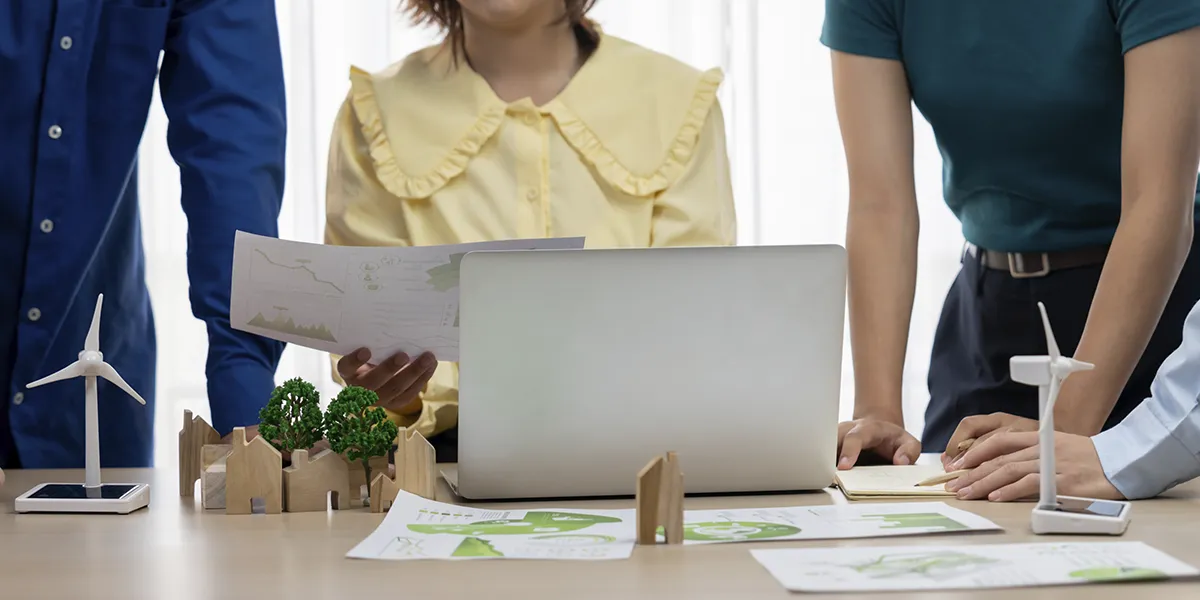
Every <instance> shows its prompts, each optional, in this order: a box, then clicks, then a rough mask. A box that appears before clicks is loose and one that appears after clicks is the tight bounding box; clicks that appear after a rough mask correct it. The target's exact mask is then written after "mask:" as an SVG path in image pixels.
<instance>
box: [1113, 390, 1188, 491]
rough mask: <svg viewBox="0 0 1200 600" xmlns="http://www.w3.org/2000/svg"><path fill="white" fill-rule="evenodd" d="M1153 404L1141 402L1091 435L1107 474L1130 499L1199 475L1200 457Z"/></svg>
mask: <svg viewBox="0 0 1200 600" xmlns="http://www.w3.org/2000/svg"><path fill="white" fill-rule="evenodd" d="M1153 404H1154V403H1153V400H1152V399H1151V400H1146V401H1144V402H1142V403H1141V404H1139V405H1138V407H1137V408H1135V409H1133V412H1131V413H1129V416H1128V417H1125V420H1123V421H1121V422H1120V423H1119V424H1117V426H1115V427H1113V428H1112V429H1109V430H1108V431H1104V432H1101V433H1099V434H1097V435H1095V436H1092V443H1093V444H1094V445H1095V447H1096V454H1097V455H1099V457H1100V465H1101V466H1102V467H1103V468H1104V475H1105V476H1106V477H1108V480H1109V482H1111V483H1112V484H1113V486H1114V487H1116V488H1117V491H1119V492H1121V494H1122V495H1124V496H1125V498H1126V499H1129V500H1137V499H1141V498H1151V497H1154V496H1157V495H1158V494H1161V493H1162V492H1165V491H1167V490H1168V489H1170V488H1172V487H1175V486H1176V485H1179V484H1180V483H1183V482H1185V481H1188V480H1190V479H1193V478H1195V477H1197V476H1200V458H1198V457H1197V456H1196V455H1195V454H1193V453H1192V451H1191V450H1190V449H1189V448H1188V447H1187V446H1186V445H1185V444H1184V443H1183V442H1181V441H1180V440H1179V439H1178V438H1176V437H1175V435H1174V434H1173V432H1172V431H1171V430H1170V428H1168V427H1167V426H1166V425H1164V424H1163V422H1162V420H1161V419H1159V418H1158V415H1156V414H1155V413H1154V408H1153Z"/></svg>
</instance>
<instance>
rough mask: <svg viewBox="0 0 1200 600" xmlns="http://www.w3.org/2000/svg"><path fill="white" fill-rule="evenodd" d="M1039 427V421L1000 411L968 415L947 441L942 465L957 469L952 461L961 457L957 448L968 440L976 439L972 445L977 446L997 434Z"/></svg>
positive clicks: (1034, 429) (949, 468)
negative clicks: (952, 464) (951, 463)
mask: <svg viewBox="0 0 1200 600" xmlns="http://www.w3.org/2000/svg"><path fill="white" fill-rule="evenodd" d="M1037 428H1038V422H1037V421H1035V420H1033V419H1026V418H1024V417H1018V416H1016V415H1010V414H1008V413H1000V412H998V413H992V414H990V415H975V416H971V417H967V418H965V419H963V420H962V422H960V423H959V424H958V428H957V429H955V430H954V435H952V436H950V441H949V442H946V451H945V452H943V453H942V466H943V467H945V468H946V470H947V471H954V470H955V469H954V468H953V467H951V466H950V462H951V461H953V460H954V459H956V458H961V455H959V454H957V452H958V450H957V449H958V446H959V444H962V443H963V442H965V441H967V440H971V439H973V440H975V442H974V443H973V444H972V447H977V446H979V444H981V443H983V442H984V441H986V440H987V439H988V438H991V437H992V436H994V435H996V434H1000V433H1008V432H1018V431H1037ZM952 449H953V450H952Z"/></svg>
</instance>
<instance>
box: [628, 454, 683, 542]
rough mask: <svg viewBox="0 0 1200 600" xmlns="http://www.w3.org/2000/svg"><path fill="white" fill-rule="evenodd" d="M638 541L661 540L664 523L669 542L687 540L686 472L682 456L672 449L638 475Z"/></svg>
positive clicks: (650, 463) (657, 457)
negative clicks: (684, 535)
mask: <svg viewBox="0 0 1200 600" xmlns="http://www.w3.org/2000/svg"><path fill="white" fill-rule="evenodd" d="M636 502H637V543H638V544H639V545H653V544H657V543H658V537H657V532H658V527H659V526H660V525H661V526H662V528H663V532H664V533H665V534H666V538H667V543H668V544H682V543H683V471H682V470H680V467H679V458H678V457H677V456H676V455H675V453H674V452H668V453H667V456H666V458H665V459H664V458H663V457H661V456H656V457H654V460H652V461H650V462H649V463H648V464H647V465H646V466H645V467H643V468H642V470H641V471H640V472H639V473H638V477H637V500H636Z"/></svg>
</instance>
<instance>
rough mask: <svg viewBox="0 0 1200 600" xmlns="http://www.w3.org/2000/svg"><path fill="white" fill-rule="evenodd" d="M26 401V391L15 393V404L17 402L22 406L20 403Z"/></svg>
mask: <svg viewBox="0 0 1200 600" xmlns="http://www.w3.org/2000/svg"><path fill="white" fill-rule="evenodd" d="M24 401H25V394H24V393H22V392H17V393H16V394H13V404H16V405H17V406H20V405H21V403H22V402H24Z"/></svg>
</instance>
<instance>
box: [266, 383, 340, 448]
mask: <svg viewBox="0 0 1200 600" xmlns="http://www.w3.org/2000/svg"><path fill="white" fill-rule="evenodd" d="M258 419H259V423H258V434H259V435H261V436H262V437H263V439H266V440H267V441H268V442H271V445H272V446H275V448H276V449H278V450H279V451H281V452H291V451H293V450H308V449H309V448H312V447H313V444H316V443H317V442H319V441H321V438H323V437H324V420H323V419H322V416H321V394H320V393H319V392H317V388H316V387H314V386H313V384H311V383H309V382H307V381H304V380H303V379H301V378H299V377H297V378H295V379H290V380H288V381H285V382H284V384H283V385H281V386H279V387H276V388H275V391H273V392H271V399H270V400H268V401H267V405H266V406H264V407H263V408H262V410H260V411H259V412H258Z"/></svg>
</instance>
